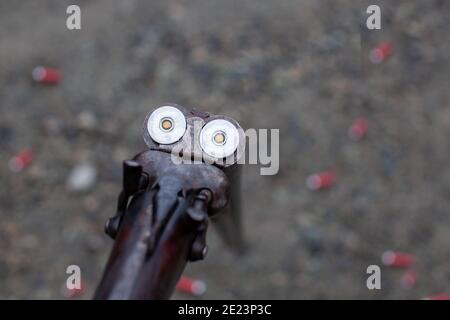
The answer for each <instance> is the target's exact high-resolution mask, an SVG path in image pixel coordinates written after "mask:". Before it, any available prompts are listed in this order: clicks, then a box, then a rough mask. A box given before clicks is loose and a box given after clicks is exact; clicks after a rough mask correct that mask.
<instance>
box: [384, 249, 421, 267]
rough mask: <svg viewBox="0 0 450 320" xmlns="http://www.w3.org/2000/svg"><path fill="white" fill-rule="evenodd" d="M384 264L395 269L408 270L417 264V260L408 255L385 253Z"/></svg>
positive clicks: (390, 251) (392, 252)
mask: <svg viewBox="0 0 450 320" xmlns="http://www.w3.org/2000/svg"><path fill="white" fill-rule="evenodd" d="M381 260H382V261H383V264H384V265H385V266H387V267H393V268H407V267H410V266H412V265H413V264H414V263H415V262H416V258H415V257H414V256H413V255H411V254H408V253H403V252H394V251H392V250H389V251H385V252H384V253H383V255H382V256H381Z"/></svg>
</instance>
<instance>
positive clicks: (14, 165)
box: [9, 149, 33, 172]
mask: <svg viewBox="0 0 450 320" xmlns="http://www.w3.org/2000/svg"><path fill="white" fill-rule="evenodd" d="M32 161H33V152H32V151H31V150H29V149H26V150H23V151H21V152H19V153H18V154H17V155H16V156H14V157H12V158H11V159H10V160H9V169H10V170H11V171H13V172H20V171H22V170H23V169H25V168H26V167H28V166H29V165H30V164H31V162H32Z"/></svg>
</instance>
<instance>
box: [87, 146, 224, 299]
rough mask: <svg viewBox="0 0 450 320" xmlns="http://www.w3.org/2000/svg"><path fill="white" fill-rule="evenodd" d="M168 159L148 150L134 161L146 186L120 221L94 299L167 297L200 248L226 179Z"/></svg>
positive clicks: (200, 167)
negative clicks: (142, 174)
mask: <svg viewBox="0 0 450 320" xmlns="http://www.w3.org/2000/svg"><path fill="white" fill-rule="evenodd" d="M170 157H171V155H170V154H168V153H165V152H161V151H154V150H151V151H147V152H143V153H141V154H139V155H137V156H136V157H135V158H134V161H136V162H137V163H139V164H140V165H141V166H142V170H143V173H144V174H146V175H147V176H148V187H147V189H144V190H142V191H139V192H138V193H137V194H135V195H134V197H133V199H132V201H131V203H130V205H129V206H128V209H127V210H126V212H125V213H124V215H123V217H122V219H121V223H120V227H119V230H118V234H117V236H116V239H115V243H114V247H113V249H112V252H111V255H110V258H109V261H108V263H107V266H106V268H105V272H104V275H103V278H102V280H101V282H100V285H99V287H98V288H97V291H96V294H95V296H94V298H95V299H167V298H169V297H170V295H171V294H172V292H173V290H174V288H175V285H176V282H177V281H178V279H179V277H180V275H181V273H182V271H183V269H184V267H185V265H186V263H187V261H188V260H196V259H193V257H192V254H193V252H194V253H195V251H196V250H197V251H199V250H200V251H203V249H204V247H203V248H202V247H201V246H202V244H204V245H205V246H206V243H204V232H206V223H207V219H208V214H209V213H214V212H218V211H220V210H222V209H223V208H224V207H225V206H226V205H227V202H228V194H229V184H228V178H227V177H226V175H225V173H224V172H223V171H222V170H220V169H219V168H217V167H214V166H211V165H207V164H191V165H188V164H181V165H176V164H174V163H173V162H172V160H171V158H170ZM124 180H126V179H124ZM202 190H203V191H202ZM205 190H207V192H206V191H205ZM205 192H206V193H205ZM199 245H200V247H199ZM194 258H195V257H194Z"/></svg>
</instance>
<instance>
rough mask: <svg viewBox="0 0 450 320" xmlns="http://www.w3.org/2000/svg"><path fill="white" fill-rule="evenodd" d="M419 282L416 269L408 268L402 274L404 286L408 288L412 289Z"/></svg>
mask: <svg viewBox="0 0 450 320" xmlns="http://www.w3.org/2000/svg"><path fill="white" fill-rule="evenodd" d="M416 282H417V272H416V271H415V270H408V271H406V272H405V273H404V274H403V276H402V286H403V287H404V288H406V289H411V288H412V287H414V285H415V284H416Z"/></svg>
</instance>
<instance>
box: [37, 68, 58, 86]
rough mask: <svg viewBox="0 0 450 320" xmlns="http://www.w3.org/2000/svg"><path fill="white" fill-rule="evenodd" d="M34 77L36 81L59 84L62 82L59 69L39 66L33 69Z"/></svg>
mask: <svg viewBox="0 0 450 320" xmlns="http://www.w3.org/2000/svg"><path fill="white" fill-rule="evenodd" d="M31 75H32V78H33V80H34V81H36V82H39V83H43V84H53V85H55V84H58V83H60V82H61V72H60V71H59V70H57V69H53V68H47V67H42V66H38V67H36V68H34V69H33V72H32V74H31Z"/></svg>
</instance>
